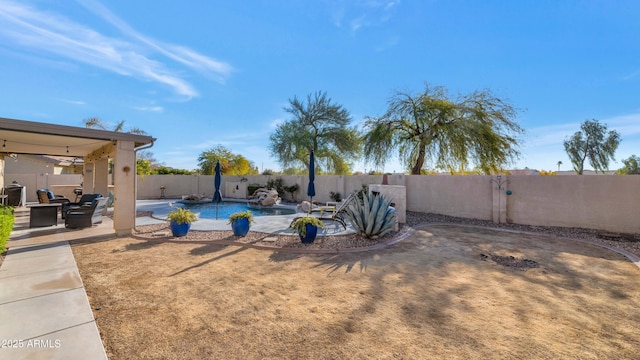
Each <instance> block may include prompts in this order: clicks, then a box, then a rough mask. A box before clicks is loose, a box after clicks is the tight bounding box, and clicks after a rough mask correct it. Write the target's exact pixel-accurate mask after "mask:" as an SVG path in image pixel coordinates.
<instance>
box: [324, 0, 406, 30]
mask: <svg viewBox="0 0 640 360" xmlns="http://www.w3.org/2000/svg"><path fill="white" fill-rule="evenodd" d="M399 4H400V0H358V1H340V2H336V3H332V5H333V12H332V18H333V23H334V25H335V26H337V27H343V26H344V24H345V23H346V24H348V26H349V29H350V30H351V31H352V32H356V31H358V30H360V29H363V28H366V27H373V26H378V25H381V24H383V23H385V22H387V21H389V19H391V17H392V16H393V14H394V12H395V9H396V8H397V7H398V5H399Z"/></svg>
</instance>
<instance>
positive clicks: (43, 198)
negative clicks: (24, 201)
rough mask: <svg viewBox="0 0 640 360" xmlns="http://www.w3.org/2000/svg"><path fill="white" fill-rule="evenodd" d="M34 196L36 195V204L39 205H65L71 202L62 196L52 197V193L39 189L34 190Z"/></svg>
mask: <svg viewBox="0 0 640 360" xmlns="http://www.w3.org/2000/svg"><path fill="white" fill-rule="evenodd" d="M36 194H37V195H38V202H39V203H40V204H63V205H64V204H66V203H70V202H71V200H69V199H67V198H66V197H64V196H62V195H54V194H53V191H51V190H49V189H39V190H36Z"/></svg>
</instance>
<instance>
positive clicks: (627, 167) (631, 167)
mask: <svg viewBox="0 0 640 360" xmlns="http://www.w3.org/2000/svg"><path fill="white" fill-rule="evenodd" d="M622 163H623V164H624V167H623V168H621V169H619V170H618V171H617V173H618V174H620V175H640V157H638V156H635V155H631V156H629V157H628V158H627V159H623V160H622Z"/></svg>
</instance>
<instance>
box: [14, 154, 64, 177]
mask: <svg viewBox="0 0 640 360" xmlns="http://www.w3.org/2000/svg"><path fill="white" fill-rule="evenodd" d="M5 171H6V174H37V173H42V174H55V173H56V172H55V166H54V165H53V164H50V163H47V162H45V161H42V160H39V159H36V158H33V157H31V156H29V155H18V157H17V158H15V159H9V161H7V163H6V169H5ZM58 173H59V172H58Z"/></svg>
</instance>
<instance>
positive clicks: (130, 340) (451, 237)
mask: <svg viewBox="0 0 640 360" xmlns="http://www.w3.org/2000/svg"><path fill="white" fill-rule="evenodd" d="M72 245H73V246H72V248H73V252H74V255H75V257H76V261H77V263H78V267H79V269H80V273H81V275H82V278H83V281H84V285H85V287H86V290H87V294H88V295H89V298H90V302H91V305H92V307H93V308H94V315H95V317H96V320H97V324H98V327H99V329H100V333H101V336H102V339H103V341H104V343H105V347H106V349H107V352H108V354H109V357H110V358H112V359H157V358H162V359H199V358H200V359H204V358H224V359H299V358H305V359H344V358H348V359H425V358H461V359H462V358H464V359H467V358H470V357H473V358H500V359H504V358H554V359H555V358H571V359H575V358H581V359H607V358H610V359H619V358H633V357H635V356H637V349H638V348H640V334H639V333H638V331H637V327H638V324H640V314H639V312H638V311H637V310H638V308H640V276H639V275H640V271H639V270H638V268H637V267H636V266H634V265H633V264H632V263H631V262H629V261H628V260H627V259H626V258H624V257H622V256H620V255H618V254H616V253H613V252H610V251H607V250H604V249H601V248H598V247H595V246H590V245H584V244H580V243H574V242H571V241H566V240H562V239H554V238H549V237H541V236H534V235H521V234H512V233H502V232H497V231H493V230H488V229H487V230H485V229H482V230H480V229H469V228H463V227H456V226H431V227H429V228H428V229H425V230H420V231H417V232H416V233H415V234H413V235H412V236H411V237H410V238H408V239H407V240H405V241H403V242H401V243H399V244H396V245H394V246H392V247H390V248H387V249H383V250H376V251H367V252H361V253H349V254H333V255H313V254H294V253H289V252H282V251H264V250H256V249H251V248H246V247H239V246H227V245H221V244H213V243H211V244H188V243H169V242H162V241H156V240H139V239H133V238H120V239H112V240H108V241H100V242H95V243H83V244H75V245H74V244H72ZM481 254H493V255H495V256H514V257H515V258H519V259H520V258H521V259H531V260H534V261H536V262H537V263H538V264H539V267H537V268H532V269H529V270H527V271H520V270H514V269H510V268H507V267H503V266H500V265H497V264H496V263H495V262H493V261H484V260H483V259H482V258H481ZM98 307H99V308H100V310H95V309H96V308H98Z"/></svg>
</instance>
